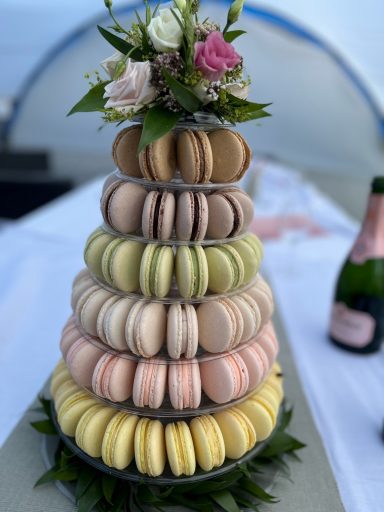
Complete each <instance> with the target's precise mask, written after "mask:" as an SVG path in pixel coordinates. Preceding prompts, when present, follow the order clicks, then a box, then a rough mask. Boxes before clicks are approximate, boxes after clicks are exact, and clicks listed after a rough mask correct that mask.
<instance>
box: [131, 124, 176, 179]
mask: <svg viewBox="0 0 384 512" xmlns="http://www.w3.org/2000/svg"><path fill="white" fill-rule="evenodd" d="M175 144H176V143H175V137H174V135H173V133H172V132H168V133H166V134H165V135H163V136H162V137H160V138H159V139H157V140H155V141H154V142H152V143H151V144H149V145H148V146H147V147H146V148H145V149H144V150H143V151H141V153H140V154H139V165H140V169H141V172H142V174H143V176H144V177H145V178H146V179H147V180H155V181H165V182H167V181H170V180H171V179H172V178H173V176H174V174H175V171H176V146H175Z"/></svg>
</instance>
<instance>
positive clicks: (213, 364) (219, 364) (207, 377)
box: [200, 352, 249, 404]
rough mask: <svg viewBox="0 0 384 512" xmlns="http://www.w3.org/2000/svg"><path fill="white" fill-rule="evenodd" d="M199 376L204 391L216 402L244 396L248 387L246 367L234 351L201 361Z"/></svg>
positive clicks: (221, 402) (222, 402)
mask: <svg viewBox="0 0 384 512" xmlns="http://www.w3.org/2000/svg"><path fill="white" fill-rule="evenodd" d="M200 376H201V386H202V389H203V391H204V393H205V394H206V395H207V396H208V397H209V398H210V399H211V400H212V401H213V402H216V403H218V404H224V403H227V402H229V401H231V400H234V399H236V398H240V397H242V396H244V395H245V393H246V392H247V390H248V388H249V373H248V368H247V366H246V364H245V362H244V360H243V358H242V357H240V356H239V354H237V353H236V352H228V353H226V354H225V355H222V356H221V357H218V358H215V359H209V360H205V361H202V362H201V363H200Z"/></svg>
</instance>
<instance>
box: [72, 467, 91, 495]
mask: <svg viewBox="0 0 384 512" xmlns="http://www.w3.org/2000/svg"><path fill="white" fill-rule="evenodd" d="M95 478H96V474H95V470H94V469H93V468H91V467H89V466H84V467H83V468H82V469H81V471H80V473H79V478H78V479H77V482H76V490H75V497H76V499H77V500H78V499H79V498H80V497H81V496H82V495H83V494H84V493H85V491H86V490H87V489H88V487H89V486H90V485H91V483H92V482H93V481H94V480H95Z"/></svg>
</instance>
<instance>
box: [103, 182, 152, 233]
mask: <svg viewBox="0 0 384 512" xmlns="http://www.w3.org/2000/svg"><path fill="white" fill-rule="evenodd" d="M146 197H147V191H146V190H145V188H144V187H142V186H141V185H137V184H136V183H128V182H120V183H119V184H118V186H117V187H116V186H115V188H114V190H113V191H112V193H111V195H110V196H109V200H108V205H107V214H106V220H107V222H108V224H109V225H110V226H111V227H112V228H113V229H114V230H116V231H118V232H120V233H134V232H135V231H137V230H138V229H139V228H140V226H141V216H142V211H143V206H144V201H145V198H146Z"/></svg>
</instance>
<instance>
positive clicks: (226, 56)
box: [195, 32, 241, 82]
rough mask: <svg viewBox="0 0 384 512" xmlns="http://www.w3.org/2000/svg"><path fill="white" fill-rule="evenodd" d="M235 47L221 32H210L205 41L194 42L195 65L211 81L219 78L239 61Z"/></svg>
mask: <svg viewBox="0 0 384 512" xmlns="http://www.w3.org/2000/svg"><path fill="white" fill-rule="evenodd" d="M240 60H241V59H240V56H239V55H238V54H237V53H236V51H235V48H234V47H233V46H232V45H231V44H230V43H227V42H226V41H225V40H224V37H223V34H222V33H221V32H211V33H210V34H209V36H208V37H207V39H206V40H205V42H202V41H200V42H198V43H195V67H196V69H198V70H199V71H201V72H202V73H203V76H204V77H205V78H207V79H208V80H210V81H211V82H213V81H216V80H220V79H221V78H222V77H223V76H224V75H225V73H226V72H227V71H229V70H231V69H233V68H234V67H235V66H237V64H239V62H240Z"/></svg>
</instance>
